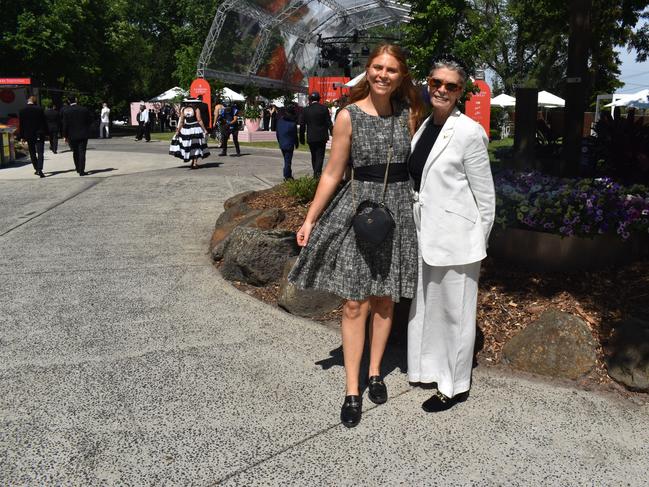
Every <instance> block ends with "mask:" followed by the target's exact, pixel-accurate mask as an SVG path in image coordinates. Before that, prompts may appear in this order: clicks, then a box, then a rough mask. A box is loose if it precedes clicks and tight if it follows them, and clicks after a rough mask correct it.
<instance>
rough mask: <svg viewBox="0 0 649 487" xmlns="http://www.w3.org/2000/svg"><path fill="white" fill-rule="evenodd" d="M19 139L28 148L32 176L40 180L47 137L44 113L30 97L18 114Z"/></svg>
mask: <svg viewBox="0 0 649 487" xmlns="http://www.w3.org/2000/svg"><path fill="white" fill-rule="evenodd" d="M18 120H19V124H20V125H19V129H20V134H19V138H21V139H22V140H26V141H27V146H28V147H29V158H30V159H31V160H32V165H33V166H34V174H36V175H37V176H40V177H42V178H44V177H45V174H43V151H44V150H45V136H46V135H47V120H46V119H45V111H44V110H43V108H42V107H39V106H38V105H36V97H35V96H30V97H29V98H28V99H27V106H26V107H25V108H23V109H22V110H20V112H19V113H18Z"/></svg>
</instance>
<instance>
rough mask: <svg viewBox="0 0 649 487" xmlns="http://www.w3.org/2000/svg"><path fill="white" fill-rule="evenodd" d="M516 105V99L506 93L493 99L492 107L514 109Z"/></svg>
mask: <svg viewBox="0 0 649 487" xmlns="http://www.w3.org/2000/svg"><path fill="white" fill-rule="evenodd" d="M515 105H516V98H514V97H513V96H509V95H505V94H504V93H501V94H500V95H498V96H496V97H495V98H492V99H491V106H494V107H501V108H505V107H513V106H515Z"/></svg>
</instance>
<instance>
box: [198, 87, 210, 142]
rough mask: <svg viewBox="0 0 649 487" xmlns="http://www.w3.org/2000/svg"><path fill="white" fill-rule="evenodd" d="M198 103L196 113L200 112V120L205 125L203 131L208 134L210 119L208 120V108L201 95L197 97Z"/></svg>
mask: <svg viewBox="0 0 649 487" xmlns="http://www.w3.org/2000/svg"><path fill="white" fill-rule="evenodd" d="M198 99H199V100H200V102H199V103H198V111H199V112H201V120H203V125H205V130H207V133H208V134H209V133H210V132H211V130H212V119H211V118H210V107H209V106H207V103H205V102H204V101H203V95H198Z"/></svg>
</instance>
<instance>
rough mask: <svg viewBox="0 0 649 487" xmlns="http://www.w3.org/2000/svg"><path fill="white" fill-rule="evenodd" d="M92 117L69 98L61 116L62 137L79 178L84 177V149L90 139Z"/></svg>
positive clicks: (75, 100) (74, 100) (74, 99)
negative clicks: (67, 105) (69, 150)
mask: <svg viewBox="0 0 649 487" xmlns="http://www.w3.org/2000/svg"><path fill="white" fill-rule="evenodd" d="M91 125H92V115H91V114H90V110H88V109H87V108H86V107H83V106H81V105H79V104H78V101H77V98H76V97H71V98H70V106H69V107H68V108H67V109H66V110H65V113H64V114H63V136H64V137H65V140H66V142H67V143H68V144H69V145H70V148H71V149H72V158H73V159H74V167H75V169H76V171H77V173H79V176H86V175H87V174H88V173H87V172H86V149H87V148H88V138H89V137H90V126H91Z"/></svg>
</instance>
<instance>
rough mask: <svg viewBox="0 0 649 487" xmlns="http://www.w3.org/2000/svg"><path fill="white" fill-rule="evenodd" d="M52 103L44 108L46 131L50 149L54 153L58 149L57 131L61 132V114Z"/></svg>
mask: <svg viewBox="0 0 649 487" xmlns="http://www.w3.org/2000/svg"><path fill="white" fill-rule="evenodd" d="M57 108H58V107H57V106H56V105H54V104H52V105H50V106H49V107H48V108H47V109H46V110H45V119H46V120H47V131H48V132H49V134H50V150H51V151H52V152H53V153H54V154H56V153H57V152H58V150H59V133H60V132H61V114H60V113H59V110H58V109H57Z"/></svg>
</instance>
